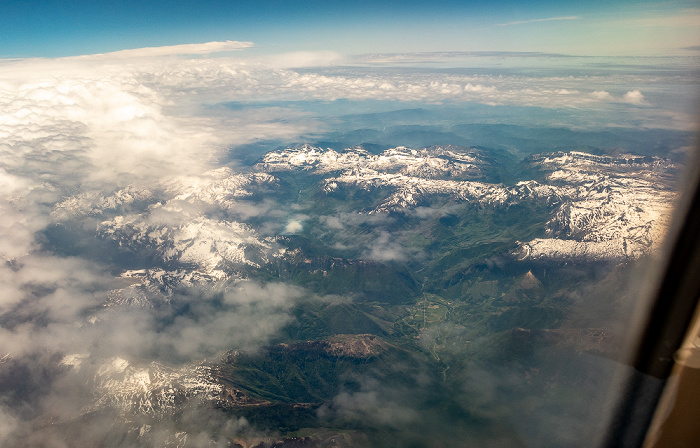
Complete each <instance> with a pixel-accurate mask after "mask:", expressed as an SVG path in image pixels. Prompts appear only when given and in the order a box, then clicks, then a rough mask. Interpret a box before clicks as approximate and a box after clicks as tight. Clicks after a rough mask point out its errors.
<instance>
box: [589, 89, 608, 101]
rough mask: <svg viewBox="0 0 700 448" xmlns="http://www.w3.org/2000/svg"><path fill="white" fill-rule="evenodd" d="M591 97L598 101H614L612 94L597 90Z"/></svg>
mask: <svg viewBox="0 0 700 448" xmlns="http://www.w3.org/2000/svg"><path fill="white" fill-rule="evenodd" d="M591 96H592V97H593V98H595V99H598V100H612V99H613V96H612V95H610V92H606V91H605V90H595V91H593V92H592V93H591Z"/></svg>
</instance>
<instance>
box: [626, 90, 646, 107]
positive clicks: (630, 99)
mask: <svg viewBox="0 0 700 448" xmlns="http://www.w3.org/2000/svg"><path fill="white" fill-rule="evenodd" d="M622 100H623V101H624V102H625V103H630V104H637V105H643V104H647V102H646V100H645V99H644V95H642V92H640V91H639V90H631V91H629V92H627V93H625V94H624V95H623V96H622Z"/></svg>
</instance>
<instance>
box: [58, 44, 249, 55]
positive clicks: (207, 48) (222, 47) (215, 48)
mask: <svg viewBox="0 0 700 448" xmlns="http://www.w3.org/2000/svg"><path fill="white" fill-rule="evenodd" d="M252 46H253V43H252V42H238V41H231V40H227V41H223V42H207V43H203V44H182V45H168V46H163V47H144V48H134V49H129V50H119V51H113V52H110V53H100V54H94V55H86V56H74V57H72V58H67V59H73V58H76V59H77V58H91V59H93V58H99V59H129V58H153V57H162V56H192V55H209V54H212V53H221V52H226V51H238V50H243V49H245V48H250V47H252Z"/></svg>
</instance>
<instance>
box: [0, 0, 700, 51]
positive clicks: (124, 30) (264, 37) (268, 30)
mask: <svg viewBox="0 0 700 448" xmlns="http://www.w3.org/2000/svg"><path fill="white" fill-rule="evenodd" d="M698 23H700V7H699V6H698V4H697V2H694V1H669V2H658V1H639V0H637V1H633V0H625V1H618V2H615V3H613V4H609V3H607V2H602V1H598V0H594V1H576V2H566V1H549V0H543V1H537V2H526V3H523V2H517V1H512V0H507V1H504V2H488V1H481V0H479V1H443V2H438V3H437V4H433V3H430V4H429V3H428V2H423V1H384V2H378V1H368V0H358V1H354V2H347V1H332V0H328V1H318V0H314V1H307V2H301V3H299V2H289V1H280V0H276V1H250V0H245V1H231V0H228V1H227V0H213V1H192V0H179V1H164V0H156V1H149V2H142V1H135V0H126V1H91V2H73V1H71V2H68V1H57V0H45V1H34V0H30V1H21V0H9V1H4V2H2V4H1V5H0V57H5V58H7V57H34V56H43V57H55V56H71V55H78V54H92V53H103V52H109V51H116V50H122V49H126V48H138V47H145V46H162V45H176V44H186V43H201V42H209V41H222V40H240V41H252V42H254V43H255V44H256V49H255V50H254V51H257V52H270V53H277V52H285V51H298V50H333V51H339V52H342V53H345V54H358V53H375V52H378V53H382V52H405V51H479V50H487V51H543V52H555V53H567V54H579V55H601V54H602V55H610V54H612V55H615V54H632V55H638V54H668V53H669V52H672V53H673V52H678V51H681V53H682V50H679V49H680V48H683V47H688V46H694V45H700V31H699V27H700V25H698Z"/></svg>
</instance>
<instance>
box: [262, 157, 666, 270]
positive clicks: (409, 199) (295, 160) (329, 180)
mask: <svg viewBox="0 0 700 448" xmlns="http://www.w3.org/2000/svg"><path fill="white" fill-rule="evenodd" d="M463 151H464V152H463V153H460V152H459V148H458V147H448V148H443V147H432V148H425V149H421V150H410V149H408V148H405V147H398V148H394V149H389V150H387V151H384V152H382V153H381V154H379V155H372V154H369V153H367V152H366V151H363V150H357V149H356V148H351V149H348V150H347V151H345V152H343V153H338V152H336V151H333V150H330V149H325V150H324V149H321V148H315V147H311V146H302V147H299V148H289V149H285V150H283V151H278V152H273V153H269V154H267V155H266V156H265V157H264V158H263V160H262V162H261V163H260V164H259V166H260V167H261V168H262V169H266V170H269V171H282V170H288V171H294V170H304V171H308V172H310V173H314V174H331V175H332V177H326V178H325V179H324V180H323V181H322V188H323V190H324V191H325V192H326V194H329V195H332V194H334V193H335V192H336V191H338V190H339V189H341V188H343V187H344V186H352V187H354V188H360V189H364V190H374V189H385V190H388V191H390V192H391V194H390V195H389V196H388V197H387V198H386V199H385V200H384V201H383V202H382V203H380V204H379V205H377V206H375V207H373V208H371V209H370V210H367V212H368V213H384V212H390V211H394V212H396V211H399V212H400V211H402V210H405V209H407V208H411V207H415V206H417V205H420V204H421V203H423V202H424V201H425V200H426V199H428V198H430V197H433V196H448V197H451V198H453V199H454V200H458V201H469V202H475V203H478V204H481V205H484V206H505V207H507V206H509V205H512V204H516V203H518V202H522V201H528V200H544V201H547V202H549V203H551V204H556V205H557V208H556V211H555V213H554V215H553V216H552V217H551V219H550V220H549V222H548V223H547V228H546V230H547V234H548V235H551V238H539V239H535V240H533V241H529V242H523V243H520V250H519V256H520V257H521V258H542V257H548V258H583V259H624V258H636V257H639V256H640V255H642V254H645V253H648V252H649V251H650V250H652V249H653V248H654V247H656V245H657V244H658V243H659V242H660V241H661V239H662V235H663V233H664V231H665V229H666V227H667V225H668V219H669V216H670V211H671V209H672V206H673V203H674V200H675V198H676V193H675V191H674V189H673V178H674V174H675V173H677V171H678V169H679V167H678V166H677V164H674V163H673V162H670V161H668V160H665V159H660V158H655V157H639V156H633V155H622V156H617V157H612V156H597V155H592V154H587V153H582V152H569V153H563V152H562V153H555V154H549V155H541V156H533V157H531V158H530V159H529V160H528V161H527V165H529V167H530V168H535V169H536V170H537V171H539V172H541V173H542V174H544V182H537V181H535V180H524V181H520V182H517V183H516V184H515V185H512V186H506V185H503V184H500V183H496V184H494V183H486V182H483V181H474V180H452V179H449V178H452V177H455V176H453V175H452V174H447V172H448V171H449V170H450V167H458V168H456V169H457V172H458V174H459V176H460V177H462V178H468V177H469V175H470V174H471V175H474V177H480V176H481V175H482V174H483V173H484V170H483V169H482V168H481V166H480V164H483V163H484V161H485V160H487V158H486V157H484V156H480V155H479V152H478V150H463ZM455 160H459V161H460V162H454V161H455ZM467 167H468V168H467Z"/></svg>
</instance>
